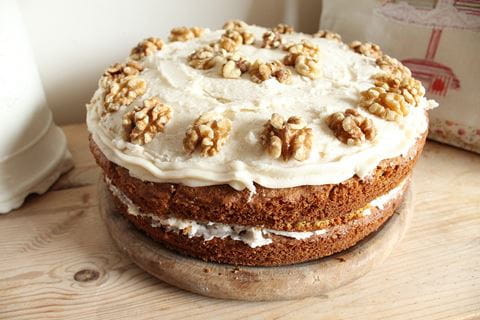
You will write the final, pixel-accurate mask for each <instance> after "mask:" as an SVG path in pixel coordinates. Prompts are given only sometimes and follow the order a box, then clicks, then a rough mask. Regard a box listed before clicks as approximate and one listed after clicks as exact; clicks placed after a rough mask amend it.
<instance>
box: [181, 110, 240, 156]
mask: <svg viewBox="0 0 480 320" xmlns="http://www.w3.org/2000/svg"><path fill="white" fill-rule="evenodd" d="M231 130H232V121H230V119H227V118H225V117H223V116H222V115H219V114H216V113H212V112H207V113H204V114H202V115H201V116H200V117H198V118H197V119H196V120H195V121H194V122H193V124H192V125H190V127H189V128H188V129H187V132H186V133H185V138H184V139H183V147H184V149H185V151H186V152H188V153H193V152H194V151H195V150H196V149H200V154H201V155H202V156H203V157H211V156H214V155H216V154H217V153H218V152H220V149H221V148H222V147H223V145H224V144H225V142H226V141H227V139H228V136H229V135H230V131H231Z"/></svg>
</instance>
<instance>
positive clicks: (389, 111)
mask: <svg viewBox="0 0 480 320" xmlns="http://www.w3.org/2000/svg"><path fill="white" fill-rule="evenodd" d="M359 105H360V106H361V107H363V108H365V109H367V110H368V111H369V112H370V113H372V114H374V115H377V116H379V117H381V118H383V119H385V120H388V121H397V120H400V119H401V118H402V117H403V116H406V115H407V114H408V112H409V111H408V108H407V102H406V101H405V98H404V97H403V96H402V95H401V94H398V93H394V92H388V91H387V90H385V89H384V88H382V87H374V88H370V89H368V90H366V91H363V92H361V94H360V104H359Z"/></svg>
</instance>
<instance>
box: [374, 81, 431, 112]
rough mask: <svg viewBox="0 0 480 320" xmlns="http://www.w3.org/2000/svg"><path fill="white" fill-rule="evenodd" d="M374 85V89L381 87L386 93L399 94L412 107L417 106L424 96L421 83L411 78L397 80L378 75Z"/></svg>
mask: <svg viewBox="0 0 480 320" xmlns="http://www.w3.org/2000/svg"><path fill="white" fill-rule="evenodd" d="M374 83H375V86H376V87H382V88H384V89H385V90H386V91H388V92H394V93H397V94H401V95H402V96H403V97H404V98H405V101H406V102H407V103H409V104H411V105H414V106H418V104H419V103H420V99H421V98H422V97H423V96H424V95H425V89H424V88H423V86H422V84H421V82H420V81H418V80H416V79H414V78H412V77H404V78H397V77H395V76H393V75H390V74H389V75H378V76H376V77H375V82H374Z"/></svg>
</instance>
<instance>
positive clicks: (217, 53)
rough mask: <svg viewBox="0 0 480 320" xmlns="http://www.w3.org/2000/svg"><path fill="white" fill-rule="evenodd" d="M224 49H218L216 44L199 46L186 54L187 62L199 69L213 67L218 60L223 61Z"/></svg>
mask: <svg viewBox="0 0 480 320" xmlns="http://www.w3.org/2000/svg"><path fill="white" fill-rule="evenodd" d="M225 56H226V51H225V50H223V49H220V48H219V47H218V46H216V44H211V45H209V46H204V47H201V48H199V49H197V50H195V51H194V52H193V53H192V54H191V55H189V56H188V58H187V61H188V64H189V65H190V66H191V67H193V68H195V69H201V70H207V69H211V68H213V67H214V66H215V65H216V64H217V63H218V62H220V61H223V60H224V58H225Z"/></svg>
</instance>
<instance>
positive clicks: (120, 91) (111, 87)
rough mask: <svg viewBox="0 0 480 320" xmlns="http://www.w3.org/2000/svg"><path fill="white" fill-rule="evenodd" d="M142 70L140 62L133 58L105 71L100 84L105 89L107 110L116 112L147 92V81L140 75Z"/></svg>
mask: <svg viewBox="0 0 480 320" xmlns="http://www.w3.org/2000/svg"><path fill="white" fill-rule="evenodd" d="M142 70H143V66H142V65H141V64H140V63H138V62H136V61H132V60H131V61H128V62H127V63H117V64H115V65H113V66H111V67H109V68H108V69H107V70H106V71H105V72H104V74H103V77H102V78H101V79H100V86H101V87H102V88H103V89H104V91H105V93H104V107H105V110H106V111H107V112H115V111H117V110H118V109H120V106H122V105H129V104H130V103H132V102H133V101H134V100H135V99H136V98H137V97H139V96H142V95H143V94H144V93H145V91H146V89H147V83H146V82H145V80H143V79H141V78H139V77H138V75H139V74H140V72H141V71H142Z"/></svg>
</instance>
